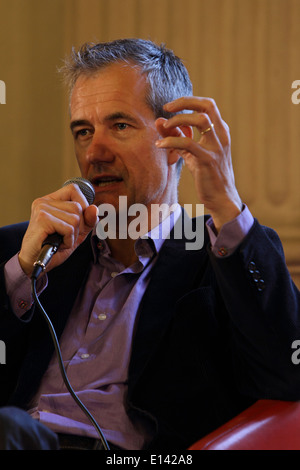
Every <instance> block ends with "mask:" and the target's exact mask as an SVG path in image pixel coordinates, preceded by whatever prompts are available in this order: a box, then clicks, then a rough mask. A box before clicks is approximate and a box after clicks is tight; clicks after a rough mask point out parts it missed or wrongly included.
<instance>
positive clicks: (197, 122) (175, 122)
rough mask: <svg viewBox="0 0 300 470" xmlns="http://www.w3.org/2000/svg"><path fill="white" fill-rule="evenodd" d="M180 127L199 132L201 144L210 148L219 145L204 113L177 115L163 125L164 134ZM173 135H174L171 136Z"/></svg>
mask: <svg viewBox="0 0 300 470" xmlns="http://www.w3.org/2000/svg"><path fill="white" fill-rule="evenodd" d="M179 126H180V127H183V126H185V127H187V126H189V127H196V128H197V129H198V131H199V132H200V138H201V140H202V142H201V143H204V142H206V143H208V144H211V146H213V145H215V144H216V143H217V145H218V146H219V145H220V142H219V139H218V137H217V134H216V132H215V130H214V124H213V123H212V122H211V120H210V118H209V116H208V115H207V114H204V113H193V114H177V115H175V116H173V117H171V118H170V119H168V120H166V121H165V122H164V123H163V127H164V129H165V132H166V131H168V130H171V129H173V128H179ZM173 135H175V134H173Z"/></svg>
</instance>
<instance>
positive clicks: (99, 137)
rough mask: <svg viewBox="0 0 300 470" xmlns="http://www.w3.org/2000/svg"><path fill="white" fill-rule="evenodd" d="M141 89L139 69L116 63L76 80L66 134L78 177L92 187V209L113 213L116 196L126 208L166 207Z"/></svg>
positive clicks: (159, 156) (165, 170)
mask: <svg viewBox="0 0 300 470" xmlns="http://www.w3.org/2000/svg"><path fill="white" fill-rule="evenodd" d="M146 90H147V82H146V78H145V76H144V75H142V74H141V72H140V69H139V68H138V67H132V66H127V65H125V64H121V63H117V64H112V65H109V66H107V67H106V68H104V69H103V70H101V71H99V72H97V73H96V74H94V75H92V76H84V75H82V76H80V77H79V78H78V79H77V81H76V84H75V87H74V89H73V92H72V97H71V105H70V109H71V129H72V133H73V137H74V143H75V152H76V157H77V160H78V164H79V167H80V170H81V173H82V176H83V177H84V178H87V179H89V180H90V181H91V182H92V183H93V185H94V189H95V192H96V198H95V204H96V205H99V204H103V203H109V204H113V205H114V207H115V208H117V207H118V201H119V196H127V204H128V207H129V206H130V205H131V204H134V203H141V204H145V205H146V206H147V207H149V205H150V204H151V203H157V204H161V203H162V202H166V203H172V201H170V200H169V198H170V196H169V191H170V189H169V188H168V182H169V179H170V171H169V168H170V165H169V164H168V153H167V152H166V151H165V150H160V149H157V148H156V146H155V141H156V140H157V139H158V138H159V133H158V131H157V129H156V127H155V116H154V113H153V111H152V110H151V109H150V107H149V106H148V105H147V103H146ZM173 173H174V172H173ZM173 202H174V201H173Z"/></svg>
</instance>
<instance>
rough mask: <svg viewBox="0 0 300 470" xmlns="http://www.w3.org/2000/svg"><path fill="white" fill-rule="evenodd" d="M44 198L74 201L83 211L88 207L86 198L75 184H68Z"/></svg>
mask: <svg viewBox="0 0 300 470" xmlns="http://www.w3.org/2000/svg"><path fill="white" fill-rule="evenodd" d="M45 197H46V198H50V199H53V200H57V201H74V202H77V203H79V204H80V205H81V206H82V208H83V209H85V208H86V207H87V206H88V205H89V204H88V202H87V200H86V197H85V196H84V194H83V193H82V192H81V190H80V188H79V186H78V185H77V184H68V185H67V186H63V187H62V188H60V189H58V190H57V191H55V192H53V193H50V194H48V196H45Z"/></svg>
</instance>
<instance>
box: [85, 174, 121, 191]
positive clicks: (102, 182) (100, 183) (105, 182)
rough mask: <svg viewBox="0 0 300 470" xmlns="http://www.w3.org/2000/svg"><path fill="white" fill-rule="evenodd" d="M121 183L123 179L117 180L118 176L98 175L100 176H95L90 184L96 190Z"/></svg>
mask: <svg viewBox="0 0 300 470" xmlns="http://www.w3.org/2000/svg"><path fill="white" fill-rule="evenodd" d="M121 181H123V179H122V178H119V177H118V176H114V175H102V176H101V175H100V176H96V177H95V178H93V179H92V180H91V183H92V184H93V186H95V187H96V188H106V187H109V186H112V185H114V184H116V183H120V182H121Z"/></svg>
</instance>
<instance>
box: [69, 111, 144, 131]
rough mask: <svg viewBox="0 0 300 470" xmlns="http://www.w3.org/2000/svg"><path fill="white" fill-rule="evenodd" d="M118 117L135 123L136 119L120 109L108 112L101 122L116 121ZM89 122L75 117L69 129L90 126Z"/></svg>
mask: <svg viewBox="0 0 300 470" xmlns="http://www.w3.org/2000/svg"><path fill="white" fill-rule="evenodd" d="M119 119H124V120H125V121H129V122H131V123H132V124H137V123H138V121H137V120H136V119H135V118H134V117H133V116H131V115H130V114H127V113H123V112H121V111H118V112H116V113H112V114H108V115H107V116H105V117H104V119H103V122H112V121H118V120H119ZM90 125H91V123H90V122H89V121H88V120H86V119H76V120H75V121H72V122H71V123H70V129H71V131H73V129H74V128H75V127H78V126H90Z"/></svg>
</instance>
